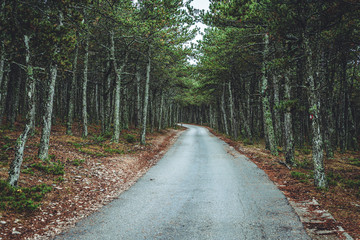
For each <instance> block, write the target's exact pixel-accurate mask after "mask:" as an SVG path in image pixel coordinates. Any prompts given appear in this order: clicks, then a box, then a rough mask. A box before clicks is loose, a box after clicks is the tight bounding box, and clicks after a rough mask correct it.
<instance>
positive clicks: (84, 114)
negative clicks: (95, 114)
mask: <svg viewBox="0 0 360 240" xmlns="http://www.w3.org/2000/svg"><path fill="white" fill-rule="evenodd" d="M88 65H89V36H86V39H85V55H84V79H83V84H82V120H83V131H82V137H83V138H87V136H88V117H87V115H88V114H87V101H86V100H87V84H88Z"/></svg>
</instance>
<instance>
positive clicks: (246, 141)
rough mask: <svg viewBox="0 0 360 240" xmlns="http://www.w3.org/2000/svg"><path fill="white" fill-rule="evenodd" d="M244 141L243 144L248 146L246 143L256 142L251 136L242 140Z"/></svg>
mask: <svg viewBox="0 0 360 240" xmlns="http://www.w3.org/2000/svg"><path fill="white" fill-rule="evenodd" d="M242 142H243V144H244V145H245V146H246V145H254V142H253V141H252V140H251V139H249V138H244V139H243V140H242Z"/></svg>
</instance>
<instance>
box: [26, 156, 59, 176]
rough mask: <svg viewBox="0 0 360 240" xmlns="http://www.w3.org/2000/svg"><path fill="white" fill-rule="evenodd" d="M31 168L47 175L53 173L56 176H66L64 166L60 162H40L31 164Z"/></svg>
mask: <svg viewBox="0 0 360 240" xmlns="http://www.w3.org/2000/svg"><path fill="white" fill-rule="evenodd" d="M31 167H33V168H35V169H37V170H40V171H43V172H45V173H51V174H54V175H63V174H65V171H64V164H62V163H61V162H60V161H59V160H58V161H57V162H50V161H46V162H38V163H33V164H31Z"/></svg>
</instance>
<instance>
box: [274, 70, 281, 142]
mask: <svg viewBox="0 0 360 240" xmlns="http://www.w3.org/2000/svg"><path fill="white" fill-rule="evenodd" d="M279 78H280V76H278V75H277V74H274V75H273V78H272V79H273V87H274V108H273V111H274V122H275V124H274V125H275V129H274V131H275V137H276V142H277V144H279V145H280V146H281V145H282V143H283V141H282V139H283V138H282V127H281V117H280V110H279V105H280V93H279Z"/></svg>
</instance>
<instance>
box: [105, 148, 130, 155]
mask: <svg viewBox="0 0 360 240" xmlns="http://www.w3.org/2000/svg"><path fill="white" fill-rule="evenodd" d="M104 151H105V152H108V153H115V154H124V153H125V152H124V150H120V149H113V148H105V149H104Z"/></svg>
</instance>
